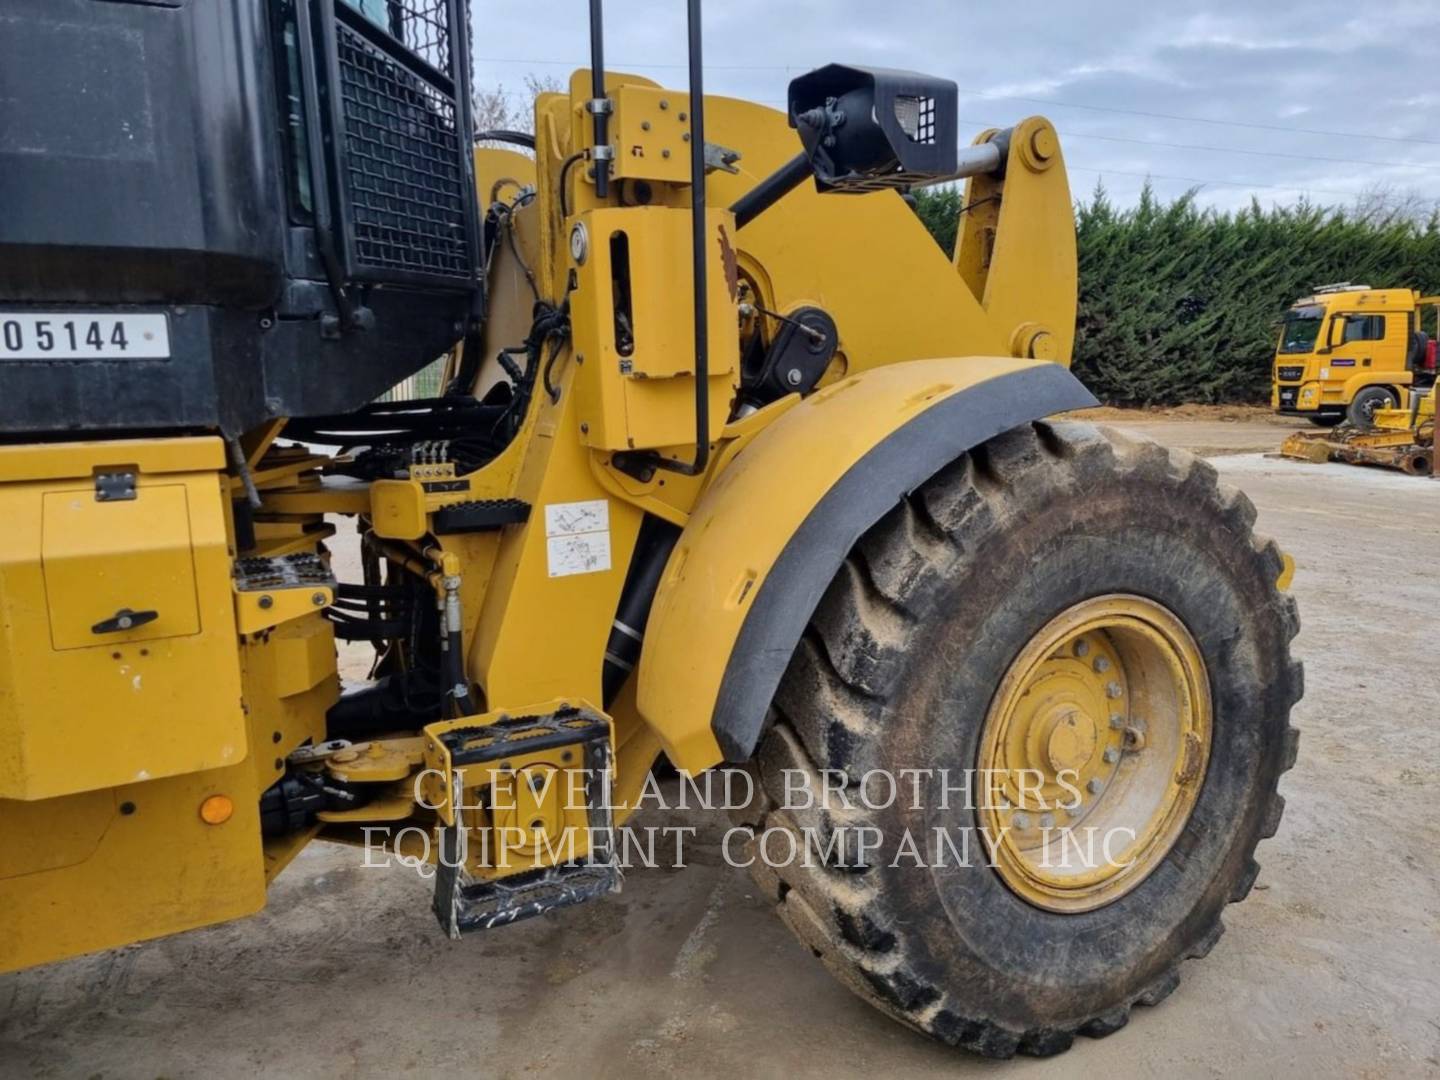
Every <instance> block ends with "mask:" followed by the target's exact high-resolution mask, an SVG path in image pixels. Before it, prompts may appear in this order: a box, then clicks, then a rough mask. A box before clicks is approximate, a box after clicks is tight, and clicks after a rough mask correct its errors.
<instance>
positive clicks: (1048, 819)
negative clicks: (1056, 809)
mask: <svg viewBox="0 0 1440 1080" xmlns="http://www.w3.org/2000/svg"><path fill="white" fill-rule="evenodd" d="M1040 827H1041V828H1042V829H1053V828H1054V827H1055V815H1054V814H1042V815H1041V816H1040Z"/></svg>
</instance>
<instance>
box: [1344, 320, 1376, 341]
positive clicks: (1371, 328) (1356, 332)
mask: <svg viewBox="0 0 1440 1080" xmlns="http://www.w3.org/2000/svg"><path fill="white" fill-rule="evenodd" d="M1384 340H1385V316H1384V315H1347V316H1346V317H1345V343H1346V344H1347V345H1348V344H1349V343H1350V342H1352V341H1384Z"/></svg>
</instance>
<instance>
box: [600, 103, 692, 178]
mask: <svg viewBox="0 0 1440 1080" xmlns="http://www.w3.org/2000/svg"><path fill="white" fill-rule="evenodd" d="M612 100H613V101H614V102H615V115H614V119H613V120H612V124H613V131H612V133H611V143H612V145H613V146H614V147H615V159H614V175H615V176H616V177H617V178H619V179H622V180H657V181H665V182H668V183H671V184H688V183H689V182H690V116H689V113H688V111H687V110H689V108H690V95H689V94H687V93H684V92H683V91H675V90H666V89H664V88H662V87H658V86H641V85H637V84H635V83H628V84H627V83H622V84H621V85H619V86H617V87H616V88H615V91H614V93H613V96H612Z"/></svg>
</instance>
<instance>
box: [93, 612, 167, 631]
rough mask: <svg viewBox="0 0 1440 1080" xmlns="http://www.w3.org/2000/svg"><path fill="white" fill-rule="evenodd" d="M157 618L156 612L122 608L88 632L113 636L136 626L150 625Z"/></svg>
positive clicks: (158, 615)
mask: <svg viewBox="0 0 1440 1080" xmlns="http://www.w3.org/2000/svg"><path fill="white" fill-rule="evenodd" d="M159 617H160V613H159V612H158V611H131V610H130V609H129V608H128V607H122V608H121V609H120V610H119V611H117V612H116V613H115V614H114V615H111V616H110V618H108V619H104V620H102V621H100V622H97V623H96V624H95V625H94V626H92V627H90V632H91V633H92V634H115V633H119V632H120V631H122V630H134V629H135V628H136V627H137V626H144V625H145V624H146V623H152V622H154V621H155V620H156V619H158V618H159Z"/></svg>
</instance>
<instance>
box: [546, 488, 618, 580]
mask: <svg viewBox="0 0 1440 1080" xmlns="http://www.w3.org/2000/svg"><path fill="white" fill-rule="evenodd" d="M545 547H546V560H547V565H548V568H549V571H550V576H551V577H552V578H556V577H569V576H570V575H571V574H596V573H599V572H600V571H602V570H609V569H610V503H609V501H608V500H606V499H590V500H587V501H586V502H572V503H550V504H549V505H547V506H546V507H545Z"/></svg>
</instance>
